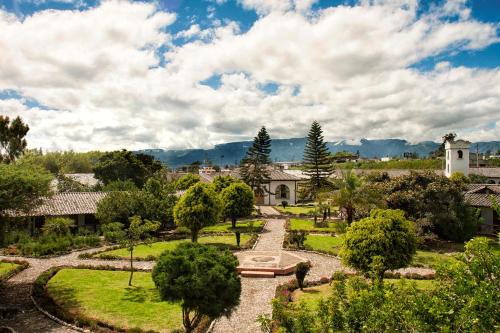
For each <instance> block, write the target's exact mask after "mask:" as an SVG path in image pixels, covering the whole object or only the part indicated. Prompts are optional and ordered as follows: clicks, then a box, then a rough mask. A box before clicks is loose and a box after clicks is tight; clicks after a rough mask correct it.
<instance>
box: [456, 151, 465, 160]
mask: <svg viewBox="0 0 500 333" xmlns="http://www.w3.org/2000/svg"><path fill="white" fill-rule="evenodd" d="M457 154H458V158H459V159H461V158H463V157H464V152H463V151H461V150H458V151H457Z"/></svg>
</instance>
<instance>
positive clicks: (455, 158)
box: [444, 140, 470, 177]
mask: <svg viewBox="0 0 500 333" xmlns="http://www.w3.org/2000/svg"><path fill="white" fill-rule="evenodd" d="M469 147H470V142H469V141H465V140H457V141H446V143H445V144H444V148H445V151H446V169H445V170H444V174H445V176H446V177H450V176H451V175H452V174H454V173H455V172H461V173H463V174H464V175H465V176H468V175H469Z"/></svg>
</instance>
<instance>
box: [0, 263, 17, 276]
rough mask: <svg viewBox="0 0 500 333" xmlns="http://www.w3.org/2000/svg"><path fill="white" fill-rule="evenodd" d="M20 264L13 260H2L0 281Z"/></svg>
mask: <svg viewBox="0 0 500 333" xmlns="http://www.w3.org/2000/svg"><path fill="white" fill-rule="evenodd" d="M19 266H20V265H18V264H15V263H11V262H0V281H1V280H3V279H4V278H6V277H7V276H9V275H10V274H11V273H12V272H14V271H16V270H17V269H18V268H19Z"/></svg>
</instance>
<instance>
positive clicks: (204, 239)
mask: <svg viewBox="0 0 500 333" xmlns="http://www.w3.org/2000/svg"><path fill="white" fill-rule="evenodd" d="M250 238H251V236H250V235H248V234H242V235H241V239H240V245H244V244H245V243H246V242H248V241H249V240H250ZM190 241H191V240H189V239H179V240H172V241H166V242H156V243H152V244H150V245H149V246H148V245H139V246H137V247H135V248H134V258H136V259H141V258H148V257H155V258H158V257H159V256H160V254H161V253H162V252H163V251H167V250H168V251H171V250H173V249H175V248H176V247H177V245H179V244H180V243H184V242H190ZM198 243H200V244H207V245H214V246H218V247H223V248H236V237H235V236H234V235H227V236H226V235H224V236H201V237H200V238H198ZM98 256H116V257H120V258H124V259H128V258H129V257H130V252H129V251H128V250H127V249H125V248H122V249H117V250H111V251H106V252H102V253H99V254H98Z"/></svg>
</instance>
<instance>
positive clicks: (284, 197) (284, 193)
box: [256, 180, 298, 206]
mask: <svg viewBox="0 0 500 333" xmlns="http://www.w3.org/2000/svg"><path fill="white" fill-rule="evenodd" d="M264 187H265V189H266V190H265V191H264V198H263V201H262V202H260V203H259V202H257V204H262V205H271V206H275V205H281V202H282V201H286V202H288V204H289V205H295V204H296V203H297V187H298V182H297V181H295V180H271V181H270V182H269V183H268V184H265V185H264ZM256 195H257V193H256ZM257 201H258V200H257Z"/></svg>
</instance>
